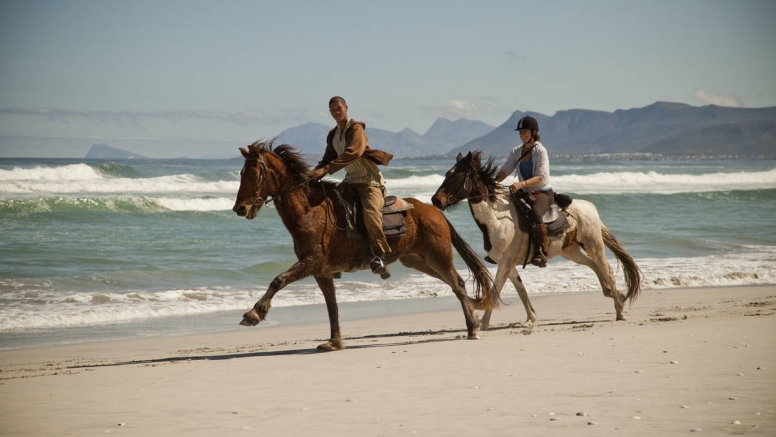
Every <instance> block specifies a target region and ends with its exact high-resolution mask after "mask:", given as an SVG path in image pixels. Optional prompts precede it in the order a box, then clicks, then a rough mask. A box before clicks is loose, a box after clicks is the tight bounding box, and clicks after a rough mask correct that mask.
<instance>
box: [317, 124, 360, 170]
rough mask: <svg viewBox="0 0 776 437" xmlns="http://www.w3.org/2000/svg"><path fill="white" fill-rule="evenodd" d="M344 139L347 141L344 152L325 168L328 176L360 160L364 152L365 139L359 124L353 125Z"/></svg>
mask: <svg viewBox="0 0 776 437" xmlns="http://www.w3.org/2000/svg"><path fill="white" fill-rule="evenodd" d="M345 139H346V141H347V144H346V145H345V150H344V151H343V152H342V153H341V154H340V155H339V156H338V157H337V158H336V159H334V160H332V161H331V162H330V163H329V164H328V165H327V166H326V169H327V171H328V173H329V174H334V173H336V172H338V171H340V170H341V169H343V168H345V167H347V166H348V164H350V163H351V162H353V161H355V160H356V159H358V158H360V157H361V155H363V154H364V150H366V145H367V138H366V133H365V132H364V127H363V126H361V124H359V123H353V124H352V125H351V126H350V129H348V131H347V132H346V133H345Z"/></svg>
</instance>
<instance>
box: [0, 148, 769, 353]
mask: <svg viewBox="0 0 776 437" xmlns="http://www.w3.org/2000/svg"><path fill="white" fill-rule="evenodd" d="M311 159H312V158H311ZM497 162H500V161H497ZM502 162H503V160H502ZM242 163H243V162H242V160H241V159H240V160H186V159H180V160H119V161H102V160H84V159H38V158H35V159H19V158H14V159H11V158H5V159H0V229H2V231H0V233H1V234H0V235H2V237H0V349H11V348H23V347H35V346H44V345H57V344H68V343H81V342H91V341H100V340H115V339H131V338H137V337H146V336H171V335H186V334H197V333H211V332H224V331H229V330H236V329H248V328H243V327H239V326H238V325H237V323H238V322H239V321H240V320H241V315H242V313H243V312H245V311H247V310H248V309H250V308H251V307H252V305H253V304H254V303H255V301H256V300H257V299H259V298H260V297H261V295H262V294H263V293H264V291H265V290H266V288H267V286H268V285H269V283H270V282H271V281H272V279H273V278H274V277H275V276H276V275H278V274H280V273H281V272H283V271H284V270H285V269H287V268H288V267H290V266H291V265H292V264H293V263H294V262H295V261H296V258H295V256H294V253H293V242H292V240H291V237H290V235H289V234H288V232H287V231H286V230H285V228H284V227H283V225H282V223H281V221H280V219H279V217H278V215H277V212H276V211H275V210H274V208H272V207H265V208H263V209H262V211H261V212H260V213H259V215H258V216H257V217H256V219H254V220H251V221H249V220H246V219H244V218H240V217H237V216H236V215H235V214H234V213H233V212H232V211H231V208H232V206H233V203H234V199H235V195H236V193H237V188H238V186H239V171H240V168H241V167H242ZM453 163H454V160H453V159H452V158H451V159H439V160H421V159H406V160H404V159H395V160H394V161H393V162H392V163H391V165H390V166H389V167H386V168H384V169H383V174H384V176H385V179H386V190H387V193H388V194H393V195H397V196H402V197H415V198H417V199H419V200H421V201H423V202H430V199H431V196H432V195H433V193H434V192H435V191H436V189H437V188H438V187H439V185H440V184H441V183H442V181H443V175H444V174H445V172H446V171H447V170H448V169H449V168H450V167H451V166H452V165H453ZM551 172H552V185H553V187H554V188H555V190H556V191H559V192H564V193H567V194H569V195H571V196H572V197H574V198H578V199H586V200H590V201H592V202H593V203H594V204H595V205H596V206H597V208H598V211H599V213H600V216H601V219H602V220H603V221H604V223H605V224H606V225H607V226H608V227H609V228H610V229H611V230H612V232H613V233H614V235H615V236H616V237H617V238H618V240H619V241H620V242H621V243H622V244H623V245H624V247H625V249H626V250H627V251H628V252H629V253H630V254H631V255H632V256H633V257H634V259H635V260H636V262H637V263H638V264H639V266H640V267H641V268H642V270H643V272H644V275H645V283H644V288H645V289H670V288H676V287H697V286H720V285H748V284H773V283H776V162H775V161H770V160H762V161H740V160H697V161H604V160H601V161H570V160H559V159H558V160H555V159H552V160H551ZM335 176H340V177H341V175H339V174H337V175H335ZM509 181H510V180H509V179H508V180H507V182H509ZM445 214H446V215H447V217H448V218H449V220H450V221H451V222H452V223H453V225H454V226H455V228H456V229H457V230H458V232H459V233H460V234H461V235H462V236H463V237H464V239H465V240H466V241H468V242H469V243H470V244H471V245H472V247H473V248H474V249H475V250H476V251H477V252H478V253H480V254H481V255H482V256H484V250H483V244H482V236H481V234H480V232H479V230H478V229H477V227H476V225H475V223H474V221H473V219H472V218H471V215H470V213H469V209H468V207H466V206H465V205H462V206H461V207H459V208H457V209H454V210H452V211H448V212H446V213H445ZM608 255H609V257H610V262H612V264H613V265H614V261H613V256H612V255H611V254H610V253H609V254H608ZM456 266H457V267H458V268H459V271H460V273H461V275H462V276H463V277H464V278H467V277H469V273H468V271H467V269H466V266H465V264H464V263H463V261H462V260H461V259H459V258H457V259H456ZM491 267H492V266H491ZM391 271H392V273H393V277H392V278H390V279H389V280H387V281H382V280H380V279H379V277H377V276H373V275H371V274H370V273H368V272H358V273H352V274H347V273H346V274H343V277H342V279H340V280H337V281H335V284H336V285H337V290H338V292H337V296H338V300H339V302H340V303H342V306H343V307H345V308H348V310H347V311H341V313H346V314H345V315H343V319H347V318H358V317H359V316H366V315H370V314H379V313H380V311H381V310H379V309H375V308H377V307H379V306H380V305H383V311H384V308H394V309H393V311H398V312H402V311H419V310H421V309H424V308H432V307H433V308H441V309H449V310H456V309H458V308H460V306H459V305H458V303H457V301H456V300H455V299H454V298H453V297H452V292H451V291H450V289H449V288H448V287H447V286H446V285H444V284H443V283H441V282H440V281H437V280H435V279H432V278H430V277H428V276H425V275H423V274H421V273H419V272H416V271H414V270H409V269H406V268H405V267H403V266H401V265H400V264H398V263H395V264H392V265H391ZM491 271H492V272H493V273H495V268H492V269H491ZM521 276H522V277H523V280H524V282H525V284H526V287H527V288H528V290H529V292H530V293H531V294H534V295H536V294H545V293H579V292H591V291H598V292H600V288H599V285H598V281H597V279H596V277H595V275H594V274H593V272H592V271H591V270H590V269H588V268H586V267H583V266H579V265H577V264H574V263H571V262H569V261H566V260H563V259H561V258H555V259H552V260H550V262H549V266H548V268H546V269H538V268H535V267H532V266H529V267H527V268H526V269H525V270H521ZM617 279H618V281H619V287H620V288H621V289H624V280H623V277H622V274H621V272H618V273H617ZM470 290H471V288H470ZM504 294H505V296H507V298H509V297H510V296H511V297H515V296H516V293H515V291H514V289H513V288H512V285H511V284H509V283H508V284H507V285H506V286H505V289H504ZM602 299H603V298H602ZM402 303H404V304H402ZM408 303H409V304H408ZM322 304H323V297H322V295H321V294H320V292H319V291H318V290H317V286H316V285H315V282H314V281H313V280H312V279H305V280H303V281H300V282H297V283H294V284H291V285H289V286H288V287H286V288H285V289H283V290H281V291H280V292H279V293H278V294H277V295H276V297H275V298H274V299H273V309H272V310H271V311H270V313H269V316H268V320H267V322H266V323H263V324H262V325H260V326H272V325H278V324H299V323H320V322H326V321H327V318H326V310H325V308H324V307H323V305H322ZM637 309H638V302H636V304H634V307H633V308H632V309H631V311H637ZM610 310H611V305H610V303H609V302H605V303H604V302H603V301H602V311H610ZM602 314H603V313H602ZM539 316H540V317H541V310H540V311H539ZM461 326H462V328H463V319H461ZM253 329H256V328H253ZM344 329H345V332H346V331H347V329H346V327H345V328H344ZM397 329H400V327H397ZM327 332H328V331H326V332H323V333H321V337H324V336H325V335H326V333H327ZM258 336H259V334H257V338H258Z"/></svg>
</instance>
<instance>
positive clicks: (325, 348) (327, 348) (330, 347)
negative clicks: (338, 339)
mask: <svg viewBox="0 0 776 437" xmlns="http://www.w3.org/2000/svg"><path fill="white" fill-rule="evenodd" d="M342 349H345V348H344V347H343V346H342V345H341V344H340V345H339V346H338V345H336V344H334V342H333V341H327V342H326V343H322V344H319V345H318V347H317V348H316V350H317V351H318V352H334V351H341V350H342Z"/></svg>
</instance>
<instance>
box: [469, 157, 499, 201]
mask: <svg viewBox="0 0 776 437" xmlns="http://www.w3.org/2000/svg"><path fill="white" fill-rule="evenodd" d="M483 155H484V152H483V151H482V150H475V151H474V152H472V168H473V169H474V171H476V172H477V174H478V175H479V177H480V180H482V183H483V184H485V187H486V188H487V189H488V197H490V200H493V196H495V195H496V189H497V188H498V187H499V184H498V183H497V182H496V176H498V172H499V167H497V166H496V165H495V164H494V161H495V159H496V158H495V157H493V156H490V157H488V159H487V160H485V164H483V163H482V157H483Z"/></svg>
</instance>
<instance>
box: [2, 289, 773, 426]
mask: <svg viewBox="0 0 776 437" xmlns="http://www.w3.org/2000/svg"><path fill="white" fill-rule="evenodd" d="M510 301H511V302H513V303H514V304H512V305H509V306H503V307H502V308H501V309H500V310H498V311H496V312H495V313H494V316H493V321H492V322H493V325H492V327H491V329H490V330H488V331H484V332H482V339H481V340H480V341H467V340H464V339H462V337H465V336H466V332H465V330H463V329H461V326H462V324H461V323H460V322H461V321H460V317H461V315H460V311H458V310H457V308H455V307H454V306H451V308H450V311H448V312H440V313H429V314H414V315H405V316H392V317H386V318H378V319H370V320H360V321H351V322H345V323H343V331H344V334H345V336H346V344H347V347H348V349H346V350H345V351H343V352H336V353H315V352H314V351H315V346H316V345H317V344H318V343H319V342H320V341H321V333H325V332H326V329H325V327H326V325H303V326H292V327H268V328H256V329H251V330H246V331H244V332H232V333H224V334H217V335H208V336H196V337H177V338H151V339H143V340H132V341H119V342H109V343H92V344H84V345H74V346H65V347H55V348H43V349H23V350H10V351H3V352H0V370H2V372H0V379H1V380H0V399H1V400H2V401H1V402H0V435H8V436H27V435H29V436H32V435H34V436H40V435H97V434H99V435H105V434H106V433H111V434H116V435H134V436H140V435H142V436H148V435H202V436H212V435H256V434H259V433H260V434H261V435H263V436H276V435H278V436H279V435H317V436H320V435H338V436H339V435H354V436H355V435H359V436H362V435H386V436H394V435H434V436H440V435H443V436H448V435H449V436H454V435H455V436H461V435H488V436H512V435H561V436H566V435H568V436H571V435H573V436H580V435H581V436H585V435H590V436H599V435H622V436H625V435H628V436H630V435H647V436H649V435H654V436H665V435H684V434H686V433H691V432H700V433H702V435H730V434H744V435H763V436H772V435H776V335H774V333H776V286H771V285H768V286H752V287H732V288H697V289H669V290H645V291H644V293H643V294H642V296H641V298H640V299H639V300H638V301H637V302H636V303H635V304H634V305H633V306H632V308H630V310H629V311H628V321H625V322H615V321H614V317H613V311H612V310H611V307H610V305H608V304H607V302H606V301H605V300H603V299H601V298H600V295H598V294H597V293H584V294H572V295H563V296H559V295H556V296H534V304H535V308H536V310H537V313H538V316H539V320H538V323H537V326H536V327H535V328H534V329H533V333H532V334H530V335H524V334H523V330H522V329H521V328H515V327H511V326H510V324H511V323H513V322H516V321H519V320H521V319H522V314H521V312H522V306H521V305H519V304H517V303H518V302H519V301H517V300H516V297H513V298H512V299H511V300H510Z"/></svg>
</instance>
